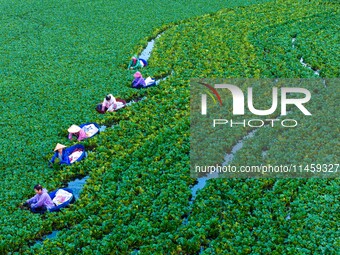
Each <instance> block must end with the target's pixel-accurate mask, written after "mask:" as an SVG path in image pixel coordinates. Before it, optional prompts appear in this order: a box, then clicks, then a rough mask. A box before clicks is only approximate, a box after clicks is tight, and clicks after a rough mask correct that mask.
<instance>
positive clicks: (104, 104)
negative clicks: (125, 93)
mask: <svg viewBox="0 0 340 255" xmlns="http://www.w3.org/2000/svg"><path fill="white" fill-rule="evenodd" d="M109 95H110V96H111V99H110V101H107V100H106V98H104V101H103V103H102V111H104V110H105V107H106V108H110V106H111V105H113V104H116V103H117V101H116V98H115V97H114V96H112V94H109Z"/></svg>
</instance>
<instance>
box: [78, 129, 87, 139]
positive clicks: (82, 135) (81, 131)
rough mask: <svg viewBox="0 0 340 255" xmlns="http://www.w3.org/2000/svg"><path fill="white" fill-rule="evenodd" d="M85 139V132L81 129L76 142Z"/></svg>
mask: <svg viewBox="0 0 340 255" xmlns="http://www.w3.org/2000/svg"><path fill="white" fill-rule="evenodd" d="M85 138H87V136H86V132H85V131H84V130H83V129H81V130H80V131H79V136H78V141H81V140H84V139H85Z"/></svg>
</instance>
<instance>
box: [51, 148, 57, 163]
mask: <svg viewBox="0 0 340 255" xmlns="http://www.w3.org/2000/svg"><path fill="white" fill-rule="evenodd" d="M57 157H58V152H57V151H56V152H55V153H54V155H53V157H52V158H51V160H50V162H51V163H54V160H55V159H56V158H57Z"/></svg>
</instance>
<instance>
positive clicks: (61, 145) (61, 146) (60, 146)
mask: <svg viewBox="0 0 340 255" xmlns="http://www.w3.org/2000/svg"><path fill="white" fill-rule="evenodd" d="M64 148H66V146H65V145H63V144H60V143H57V145H56V147H55V148H54V151H57V150H59V149H64Z"/></svg>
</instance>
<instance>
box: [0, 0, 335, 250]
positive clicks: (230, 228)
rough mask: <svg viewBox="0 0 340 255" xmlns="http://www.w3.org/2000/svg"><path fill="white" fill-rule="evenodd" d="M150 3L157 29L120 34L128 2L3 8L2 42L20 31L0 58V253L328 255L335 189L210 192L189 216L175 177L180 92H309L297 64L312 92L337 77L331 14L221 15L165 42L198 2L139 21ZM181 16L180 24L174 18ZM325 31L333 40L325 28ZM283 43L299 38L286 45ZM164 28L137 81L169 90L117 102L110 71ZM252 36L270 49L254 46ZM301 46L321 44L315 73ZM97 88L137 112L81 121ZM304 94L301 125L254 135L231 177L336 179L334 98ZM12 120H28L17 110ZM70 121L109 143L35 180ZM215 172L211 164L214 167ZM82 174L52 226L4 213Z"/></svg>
mask: <svg viewBox="0 0 340 255" xmlns="http://www.w3.org/2000/svg"><path fill="white" fill-rule="evenodd" d="M151 2H153V3H154V5H153V6H154V8H155V10H158V11H160V12H161V14H159V13H157V15H159V16H161V17H162V19H160V20H159V21H155V19H154V15H156V12H155V14H154V15H150V17H149V16H147V17H145V21H143V22H142V24H140V23H139V22H140V20H138V23H137V22H135V21H133V20H131V19H129V17H130V15H133V14H134V13H137V12H140V10H133V9H132V8H131V7H129V8H128V6H129V5H131V3H132V2H131V1H126V3H118V1H112V2H108V3H107V2H105V5H103V4H102V3H101V2H100V1H94V2H88V3H78V2H73V1H72V2H67V3H68V5H67V6H63V5H61V4H51V3H50V6H48V5H47V6H46V5H44V7H42V6H40V5H38V3H36V5H34V3H35V2H33V3H32V5H30V6H25V5H20V6H18V8H17V9H16V10H14V8H13V9H11V8H12V7H11V6H10V5H8V6H7V7H6V8H5V10H6V11H7V12H6V13H11V12H12V15H7V16H5V17H4V19H5V21H7V23H6V24H8V27H7V29H10V27H11V26H14V27H17V26H19V24H20V26H21V30H15V32H12V33H13V34H10V33H9V34H8V36H7V37H6V38H5V44H4V45H5V47H4V48H3V53H4V55H5V56H8V57H6V58H5V60H4V61H5V65H4V66H6V68H3V70H1V72H2V73H1V75H3V77H5V78H6V79H4V81H3V82H2V83H1V85H2V87H3V89H2V90H1V92H0V93H1V98H2V100H3V103H4V104H3V105H6V109H3V115H2V116H1V122H2V126H1V130H2V131H3V133H4V134H7V136H6V138H5V142H4V143H3V144H2V145H0V146H1V147H0V151H1V153H2V154H3V155H5V156H4V158H3V162H2V165H1V166H2V170H3V171H2V172H1V173H0V174H1V180H3V181H2V182H3V185H2V187H1V195H2V196H1V198H0V199H1V200H0V201H1V204H2V205H5V206H3V207H1V208H0V213H1V215H2V216H1V218H0V222H1V227H0V228H1V231H0V237H1V238H0V253H3V254H7V253H8V252H9V253H25V254H108V253H110V252H111V253H112V254H129V253H133V252H137V251H139V252H140V253H141V254H166V253H170V254H197V253H198V252H199V251H200V250H202V251H203V253H206V254H210V253H222V252H226V253H233V254H247V253H254V254H260V253H267V254H282V253H287V254H296V253H300V254H304V253H305V254H307V253H311V252H312V251H317V252H318V253H325V254H332V253H333V254H335V253H336V251H337V249H339V245H340V244H339V240H338V239H337V236H339V232H338V231H339V230H338V229H339V225H338V223H337V219H338V218H337V214H336V211H337V210H338V209H339V195H338V194H337V192H336V191H337V190H338V189H339V181H338V179H330V180H324V179H321V180H314V179H311V180H306V179H302V180H300V179H292V180H274V179H259V180H257V179H247V180H242V179H233V180H228V179H218V180H210V181H209V184H208V185H207V186H206V188H205V189H203V190H202V191H200V193H199V195H198V197H197V199H196V200H195V202H194V203H193V205H189V199H190V195H191V194H190V188H189V187H190V185H192V184H193V183H194V179H192V178H190V170H189V162H190V160H189V150H190V149H189V148H190V147H189V136H190V130H189V126H190V121H189V108H190V107H189V95H190V93H189V83H190V78H192V77H202V78H207V77H210V78H213V77H223V78H230V77H255V78H264V77H267V78H272V77H275V78H276V77H279V78H281V77H282V78H285V77H290V78H294V77H313V72H312V71H310V70H308V69H306V68H304V67H303V66H301V65H300V63H299V59H300V57H301V56H303V57H304V59H305V61H306V62H308V63H310V65H312V66H313V67H315V68H316V69H320V70H321V71H320V74H321V76H322V77H324V78H333V77H338V73H336V72H337V71H338V70H339V68H334V66H335V67H336V64H338V62H339V61H337V59H336V57H337V56H336V54H335V53H336V52H337V49H338V48H337V47H338V45H337V44H336V41H338V37H337V36H338V35H337V33H336V28H337V26H336V24H338V23H339V22H337V21H336V19H338V17H339V15H337V14H338V12H339V4H337V3H336V2H334V1H333V2H332V1H311V2H309V1H300V2H299V3H298V4H297V3H295V1H276V2H275V3H267V4H260V5H253V6H248V7H238V8H232V9H224V10H221V11H219V12H217V13H214V14H209V15H204V16H201V17H199V18H191V19H188V20H185V21H183V22H178V23H177V25H172V26H169V25H168V24H169V22H173V21H179V20H182V19H186V18H189V17H192V16H196V15H198V14H201V12H200V11H199V10H200V9H201V6H202V4H203V5H204V6H206V4H205V2H204V1H192V2H191V1H186V2H185V8H184V9H186V10H184V9H183V5H181V7H182V8H179V6H177V5H176V4H175V3H164V2H159V3H158V2H156V3H155V1H143V3H140V5H141V6H142V7H140V8H142V9H145V10H148V11H150V9H151V8H150V7H151ZM221 2H224V1H211V3H210V4H209V8H211V9H209V10H207V11H216V10H217V9H219V8H220V7H222V6H225V5H222V3H221ZM246 3H247V1H239V2H238V4H246ZM224 4H225V3H224ZM19 7H20V8H19ZM48 7H50V8H48ZM226 7H228V6H226ZM205 8H206V7H205ZM32 10H34V12H33V11H32ZM70 10H72V11H70ZM120 10H124V12H123V11H120ZM125 10H130V12H128V11H125ZM169 10H173V12H171V15H170V13H169ZM187 10H191V12H187V14H186V11H187ZM125 12H126V13H125ZM174 13H175V15H174ZM329 16H332V17H333V19H331V20H332V22H333V23H332V24H333V25H329V24H327V22H328V23H329V21H330V19H329V18H328V17H329ZM320 17H321V18H320ZM334 19H335V20H334ZM294 20H296V23H294ZM315 20H317V22H315ZM14 21H16V22H17V23H15V22H14ZM151 21H152V22H154V23H151ZM5 27H6V26H5ZM142 27H143V29H141V28H142ZM292 27H298V28H299V31H296V32H294V35H293V34H291V31H292ZM121 28H124V29H125V30H124V29H121ZM166 28H168V29H167V30H166V32H165V33H164V34H163V35H162V36H161V37H160V38H159V40H158V41H157V44H156V48H155V51H154V52H153V54H152V56H151V58H150V66H149V67H148V69H147V70H145V74H146V75H156V76H162V75H164V74H169V73H171V72H172V71H173V74H172V75H171V76H169V78H168V79H167V80H165V81H163V82H162V83H161V84H160V86H159V87H155V88H152V89H150V90H145V91H134V90H131V89H129V88H128V84H129V81H130V80H131V74H132V73H131V72H129V71H126V70H124V69H125V68H126V67H125V65H123V64H122V63H124V61H126V60H127V59H128V57H127V56H130V55H131V54H133V52H134V51H135V50H137V49H140V47H141V46H139V43H138V42H142V43H145V42H146V40H147V38H148V35H150V34H152V35H153V36H154V35H156V34H157V33H158V32H160V31H162V30H164V29H166ZM279 28H280V29H279ZM313 28H314V29H315V30H313ZM285 30H286V31H287V33H284V31H285ZM306 30H308V31H306ZM10 31H12V30H10ZM126 31H129V33H128V35H126ZM140 31H142V32H140ZM152 31H153V32H152ZM278 31H279V32H280V33H278ZM313 31H314V32H315V31H319V34H320V33H321V34H322V35H324V37H323V38H319V36H318V35H317V33H314V32H313ZM16 33H17V34H16ZM6 34H7V33H6ZM269 34H270V35H271V36H270V37H269V36H268V35H269ZM103 35H104V36H103ZM273 35H275V36H273ZM266 36H268V38H270V39H266V40H263V38H265V37H266ZM292 37H296V47H295V49H292V45H291V40H292ZM60 38H62V39H60ZM142 38H144V39H142ZM128 39H129V40H128ZM274 39H275V40H274ZM286 40H287V42H286ZM314 41H318V42H320V44H317V45H318V46H313V47H314V48H313V52H318V54H317V55H318V57H317V58H312V57H311V56H312V55H313V54H312V50H311V49H312V47H311V46H310V45H313V42H314ZM137 44H138V45H137ZM319 45H322V47H321V46H319ZM23 46H26V47H27V48H23ZM309 46H310V47H309ZM317 47H319V48H317ZM268 49H269V51H268ZM321 49H322V50H321ZM39 51H40V52H39ZM287 52H291V54H287ZM321 52H322V53H321ZM309 53H310V54H309ZM34 54H36V55H34ZM164 56H166V57H164ZM170 56H171V57H170ZM290 56H291V57H290ZM43 57H45V58H43ZM328 57H331V58H332V59H333V60H334V64H332V62H329V61H328ZM28 66H29V67H30V68H28ZM30 70H34V72H33V71H30ZM66 70H67V75H65V72H66ZM327 81H328V80H327ZM14 88H15V89H14ZM108 88H110V90H111V91H114V95H117V96H119V97H123V98H126V99H128V98H133V97H136V96H146V99H145V100H143V101H142V102H139V103H136V104H134V105H133V106H131V107H128V108H126V109H124V110H121V111H119V112H117V113H115V114H110V115H104V116H98V115H95V113H94V109H93V107H92V108H91V105H92V106H94V105H95V104H96V103H97V101H98V98H102V97H103V95H105V93H106V92H107V90H108ZM312 89H313V101H311V104H310V105H308V107H309V108H310V110H311V111H312V112H313V114H314V113H315V114H314V115H315V116H316V117H315V119H313V120H312V119H308V118H307V117H305V118H303V117H302V115H299V113H295V114H296V116H297V118H299V119H301V123H303V124H302V125H301V126H299V128H296V129H294V130H289V131H285V132H282V130H281V129H271V130H264V129H263V130H259V131H258V132H257V133H256V136H255V137H254V138H253V139H251V140H249V141H248V142H247V143H245V146H244V148H243V149H242V150H240V154H238V155H237V156H236V158H235V162H234V163H235V164H244V163H245V162H247V164H248V163H250V162H251V163H254V164H255V163H258V162H263V160H265V161H266V162H270V163H273V164H275V163H277V162H280V163H281V162H282V161H285V162H299V163H308V162H315V161H317V162H319V161H320V160H329V161H330V162H329V163H331V162H332V163H336V162H334V161H335V160H336V159H337V158H339V150H338V149H337V148H336V137H337V134H338V132H339V130H338V128H337V125H336V121H332V118H334V116H336V98H337V95H338V94H337V93H339V91H338V87H337V83H336V80H329V81H328V82H327V87H313V88H312ZM13 91H16V92H17V94H16V93H15V94H14V95H13ZM52 91H55V92H53V93H52ZM261 92H262V93H266V92H267V91H266V90H265V88H263V91H261ZM259 93H260V92H259ZM18 102H20V103H18ZM321 103H322V104H321ZM18 104H20V105H21V104H23V105H26V106H27V107H15V106H17V105H18ZM260 104H261V106H262V105H265V104H266V102H261V103H260ZM320 105H322V107H320ZM28 106H29V107H28ZM75 109H76V110H75ZM314 115H313V118H314ZM294 116H295V115H294ZM14 117H15V118H14ZM320 118H322V119H320ZM5 120H6V121H5ZM75 120H77V121H80V122H86V121H96V122H98V123H100V124H105V125H106V126H109V127H111V126H114V128H107V129H106V130H105V132H103V133H102V134H100V135H99V136H96V137H94V138H93V139H91V140H88V141H85V142H84V145H85V147H86V148H87V149H88V150H89V151H90V152H89V155H88V158H87V159H86V160H84V161H82V162H80V163H79V164H75V165H73V166H71V167H64V168H60V167H58V166H56V167H55V168H53V169H49V168H47V164H45V162H47V159H48V158H49V156H50V155H49V154H47V153H46V151H49V148H52V147H53V146H54V144H55V143H56V142H59V141H60V140H62V139H65V140H64V141H66V128H67V127H68V126H69V125H71V124H73V123H74V122H75ZM306 129H311V130H313V132H311V133H307V132H306V131H305V130H306ZM247 132H248V130H244V129H242V130H236V131H234V130H227V131H225V133H227V135H228V136H229V137H231V139H229V140H228V143H227V144H226V145H225V148H226V149H227V150H228V149H229V150H230V148H231V147H232V145H233V144H235V143H236V141H237V140H238V139H240V138H242V137H243V136H244V135H245V134H246V133H247ZM64 137H65V138H64ZM325 141H327V142H326V143H325ZM297 143H298V144H299V146H298V147H297V145H296V144H297ZM71 144H72V142H69V143H68V145H71ZM8 145H10V146H8ZM283 148H285V152H286V153H283V152H282V150H283ZM264 149H265V150H266V151H267V154H266V158H265V159H263V156H262V153H261V152H262V151H263V150H264ZM278 152H280V153H281V154H278ZM15 155H19V156H17V157H14V156H15ZM250 155H251V157H250ZM307 156H308V157H307ZM218 157H220V158H221V161H222V158H223V154H221V153H220V154H218ZM218 157H217V160H218V159H219V158H218ZM87 174H89V175H90V179H88V181H87V184H86V186H85V187H84V190H83V193H82V195H81V198H80V199H79V201H77V203H76V204H75V205H73V206H72V207H71V208H70V209H68V210H65V211H64V213H61V214H48V215H46V216H43V217H40V216H38V215H32V214H30V213H28V212H26V211H20V210H19V209H18V204H19V203H20V202H21V201H22V200H23V199H25V198H26V197H27V196H29V195H30V194H31V189H32V186H33V185H34V183H35V182H42V183H43V184H45V185H46V186H47V187H48V188H49V189H53V188H56V187H59V186H60V185H62V184H63V183H65V182H67V181H69V180H70V179H72V178H74V177H75V176H78V175H87ZM32 182H34V183H32ZM188 215H189V217H188ZM186 217H188V219H187V221H188V222H187V224H183V222H185V219H186ZM53 229H58V230H60V232H59V233H58V236H57V237H56V238H55V239H51V240H45V241H44V242H43V243H42V244H37V245H34V240H36V239H37V238H39V237H41V236H43V235H45V234H47V233H49V232H51V231H52V230H53ZM249 244H254V245H249Z"/></svg>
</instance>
